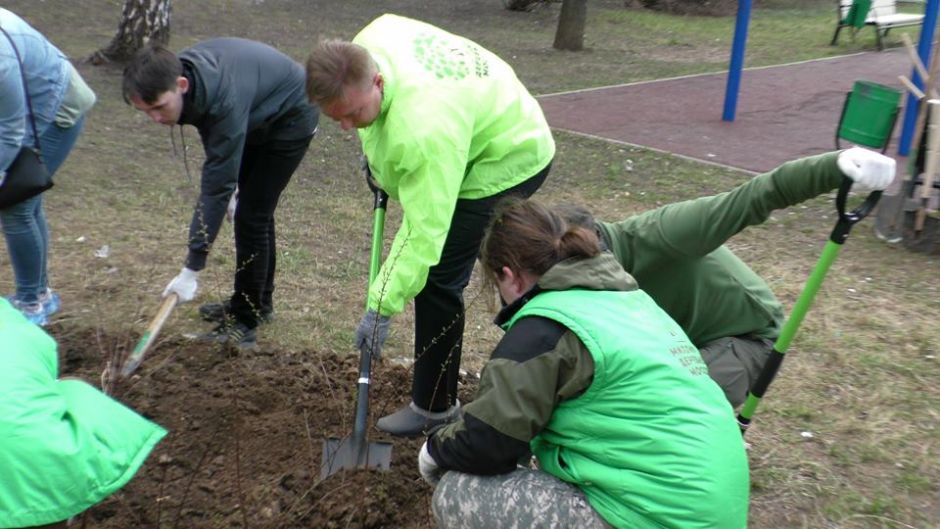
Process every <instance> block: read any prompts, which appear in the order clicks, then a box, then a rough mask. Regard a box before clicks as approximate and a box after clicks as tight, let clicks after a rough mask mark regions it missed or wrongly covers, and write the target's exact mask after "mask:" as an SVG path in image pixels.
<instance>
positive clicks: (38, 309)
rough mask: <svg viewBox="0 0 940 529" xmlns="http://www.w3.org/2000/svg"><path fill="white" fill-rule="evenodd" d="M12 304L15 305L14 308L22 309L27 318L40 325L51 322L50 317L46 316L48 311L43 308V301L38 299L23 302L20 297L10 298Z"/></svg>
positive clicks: (21, 311)
mask: <svg viewBox="0 0 940 529" xmlns="http://www.w3.org/2000/svg"><path fill="white" fill-rule="evenodd" d="M10 304H11V305H13V308H15V309H16V310H18V311H20V313H22V314H23V316H26V319H27V320H29V322H30V323H34V324H36V325H39V326H45V325H46V324H47V323H49V320H48V318H46V311H44V310H43V308H42V303H40V302H38V301H36V302H34V303H23V302H22V301H20V300H18V299H15V298H14V299H12V300H10Z"/></svg>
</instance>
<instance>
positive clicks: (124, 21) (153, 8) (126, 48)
mask: <svg viewBox="0 0 940 529" xmlns="http://www.w3.org/2000/svg"><path fill="white" fill-rule="evenodd" d="M151 42H154V43H158V44H164V45H165V44H167V43H169V42H170V0H124V9H123V10H122V12H121V24H120V25H119V26H118V30H117V34H116V35H114V38H113V39H111V43H110V44H108V46H107V47H105V48H102V49H100V50H98V51H96V52H95V53H94V54H92V56H91V57H90V60H91V62H92V63H94V64H101V63H104V62H109V61H111V62H126V61H128V60H130V59H131V58H132V57H133V56H134V53H136V52H137V50H139V49H141V48H143V47H144V46H146V45H147V44H149V43H151Z"/></svg>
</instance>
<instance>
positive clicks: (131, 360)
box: [121, 293, 179, 376]
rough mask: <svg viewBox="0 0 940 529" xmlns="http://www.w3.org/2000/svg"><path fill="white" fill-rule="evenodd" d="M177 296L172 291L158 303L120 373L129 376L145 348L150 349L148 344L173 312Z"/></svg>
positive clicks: (138, 362) (150, 343)
mask: <svg viewBox="0 0 940 529" xmlns="http://www.w3.org/2000/svg"><path fill="white" fill-rule="evenodd" d="M178 301H179V297H178V296H177V295H176V294H175V293H172V294H170V295H169V296H167V297H166V298H164V299H163V303H162V304H161V305H160V309H159V310H158V311H157V315H156V316H154V317H153V321H151V322H150V326H149V327H147V330H146V331H144V335H143V336H141V337H140V340H139V341H138V342H137V346H136V347H134V351H133V352H131V355H130V357H128V359H127V362H125V364H124V368H123V369H122V370H121V374H122V375H124V376H129V375H130V374H131V373H133V372H134V370H135V369H137V366H139V365H140V363H141V362H142V361H143V359H144V355H145V354H146V353H147V349H150V346H151V345H152V344H153V342H154V340H156V339H157V335H158V334H159V333H160V329H161V328H162V327H163V324H164V323H165V322H166V319H167V318H168V317H169V316H170V313H171V312H173V308H174V307H176V304H177V302H178Z"/></svg>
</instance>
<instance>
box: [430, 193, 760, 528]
mask: <svg viewBox="0 0 940 529" xmlns="http://www.w3.org/2000/svg"><path fill="white" fill-rule="evenodd" d="M482 264H483V269H484V273H485V274H486V276H487V279H488V280H489V281H490V282H492V283H495V285H496V286H497V288H498V290H499V293H500V295H501V297H502V299H503V301H504V302H505V303H507V304H508V305H506V307H505V308H504V309H503V310H502V311H501V312H500V313H499V316H498V317H497V323H498V324H500V325H501V326H502V327H503V328H505V329H506V334H505V336H504V337H503V339H502V340H500V342H499V344H498V345H497V346H496V349H495V350H494V351H493V354H492V356H491V358H490V360H489V361H488V362H487V364H486V366H485V367H484V368H483V371H482V374H481V380H480V385H479V389H478V392H477V395H476V398H475V399H474V400H473V401H472V402H470V403H469V404H466V405H465V406H464V408H463V417H462V418H461V419H460V420H459V421H457V422H455V423H452V424H449V425H447V426H444V427H442V428H441V429H439V430H437V431H436V432H435V433H434V434H433V435H431V436H430V437H429V438H428V440H427V442H426V443H425V445H424V446H423V447H422V449H421V451H420V453H419V456H418V465H419V470H420V472H421V474H422V476H423V477H424V478H425V479H426V480H427V481H428V482H429V483H431V484H432V485H436V488H435V491H434V496H433V499H432V508H433V511H434V516H435V518H436V519H437V522H438V525H439V527H442V528H444V529H455V528H462V529H483V528H486V529H499V528H510V527H542V528H569V527H578V528H582V529H589V528H604V527H611V526H613V527H618V528H620V527H623V528H650V529H652V528H657V529H666V528H674V529H680V528H681V529H695V528H700V529H705V528H708V529H742V528H744V527H746V525H747V511H748V490H749V485H748V468H747V458H746V456H745V451H744V443H743V440H742V438H741V433H740V431H739V429H738V426H737V424H736V422H735V420H734V414H733V412H732V409H731V406H730V405H729V404H728V402H727V401H726V400H725V398H724V396H723V395H722V392H721V390H720V388H719V387H718V386H717V385H716V384H715V383H714V382H713V381H712V380H711V379H709V378H708V373H707V368H706V366H705V364H704V362H703V361H702V358H701V356H700V355H699V354H698V350H697V349H696V348H695V346H693V345H692V343H691V342H690V341H689V339H688V338H687V337H686V336H685V334H684V333H683V332H682V329H681V328H680V327H679V325H678V324H677V323H676V322H675V321H673V320H672V319H671V318H670V317H669V316H668V315H667V314H666V313H665V312H664V311H663V310H662V309H660V308H659V307H658V306H657V305H656V303H655V302H654V301H653V300H652V299H651V298H650V296H648V295H647V294H646V293H645V292H643V291H642V290H639V289H638V288H637V284H636V282H635V281H634V280H633V278H631V277H630V276H629V275H628V274H627V273H626V272H624V270H623V268H621V266H620V264H619V263H617V261H616V260H614V258H613V257H612V256H611V255H610V254H609V253H607V252H602V251H601V247H600V242H599V239H598V237H597V235H596V234H595V233H594V231H593V230H589V229H587V228H585V227H583V226H577V225H570V224H568V223H567V222H566V221H564V220H563V219H562V218H561V217H560V216H558V215H557V214H556V213H554V212H552V211H551V210H549V209H547V208H546V207H544V206H542V205H540V204H538V203H537V202H535V201H532V200H522V199H514V200H513V199H509V200H506V201H505V202H504V203H501V204H500V207H499V209H498V210H497V212H496V214H495V215H494V222H493V224H492V225H491V227H490V229H489V231H488V233H487V236H486V239H485V241H484V243H483V256H482ZM530 451H531V453H532V454H534V455H535V457H536V459H537V461H538V470H535V469H531V468H517V462H518V461H519V460H520V459H521V458H524V457H527V455H528V454H529V452H530ZM438 480H439V483H438Z"/></svg>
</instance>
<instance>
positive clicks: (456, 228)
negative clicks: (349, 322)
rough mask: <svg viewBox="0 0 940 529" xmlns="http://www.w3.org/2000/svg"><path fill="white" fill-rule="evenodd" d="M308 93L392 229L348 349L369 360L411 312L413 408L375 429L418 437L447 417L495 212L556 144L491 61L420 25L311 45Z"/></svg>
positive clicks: (528, 188)
mask: <svg viewBox="0 0 940 529" xmlns="http://www.w3.org/2000/svg"><path fill="white" fill-rule="evenodd" d="M307 93H308V95H309V97H310V99H311V101H314V102H316V103H318V104H319V105H320V107H321V108H322V109H323V113H324V114H326V115H327V116H329V117H331V118H332V119H334V120H336V121H338V122H339V124H340V125H341V126H342V127H343V129H349V128H352V127H355V128H357V129H358V132H359V139H360V140H361V142H362V150H363V152H364V153H365V154H366V157H367V158H368V163H369V169H370V170H371V172H372V175H373V177H374V178H375V180H376V181H377V182H378V184H379V186H380V187H382V188H383V189H384V190H385V191H386V192H388V194H389V195H390V196H391V197H392V198H393V199H396V200H398V201H399V202H400V203H401V208H402V211H403V219H402V224H401V228H400V229H399V231H398V234H397V235H396V236H395V241H394V243H393V244H392V248H391V251H390V252H389V255H388V258H387V259H386V260H385V263H384V264H383V265H382V269H381V271H380V272H379V276H378V277H377V279H376V281H375V283H374V284H373V285H372V288H371V291H370V293H369V309H368V310H367V312H366V314H365V316H364V317H363V318H362V321H361V322H360V324H359V326H358V328H357V330H356V343H357V346H358V347H359V348H360V349H362V348H366V347H368V348H371V350H372V351H373V353H374V354H379V353H380V351H381V348H382V344H383V342H384V341H385V338H386V337H387V335H388V328H389V325H390V318H391V317H392V316H394V315H395V314H398V313H400V312H401V311H402V310H404V306H405V304H406V303H407V302H408V301H410V300H411V299H414V302H415V371H414V382H413V385H412V402H411V403H410V404H409V405H408V406H405V407H404V408H402V409H401V410H398V411H397V412H395V413H393V414H391V415H389V416H387V417H383V418H381V419H379V421H378V425H377V426H378V428H379V429H381V430H384V431H386V432H389V433H391V434H394V435H404V436H415V435H419V434H421V433H422V432H423V431H425V430H426V429H427V428H430V427H432V426H434V425H436V424H440V423H441V422H444V421H446V420H449V419H451V418H453V417H454V416H455V415H456V413H457V411H458V404H457V375H458V371H459V367H460V353H461V339H462V336H463V327H464V305H463V290H464V288H465V287H466V286H467V284H468V283H469V281H470V274H471V272H472V271H473V265H474V262H475V260H476V258H477V254H478V252H479V249H480V241H481V240H482V238H483V231H484V229H485V228H486V224H487V221H488V220H489V218H490V215H491V213H492V209H493V206H494V204H495V203H496V201H497V200H498V199H499V198H501V197H503V196H506V195H519V196H529V195H531V194H532V193H534V192H535V190H536V189H538V187H539V186H540V185H541V184H542V182H543V181H544V180H545V177H546V176H547V174H548V171H549V167H550V165H551V161H552V158H553V156H554V154H555V143H554V141H553V140H552V135H551V131H550V130H549V128H548V124H547V123H546V122H545V117H544V116H543V114H542V110H541V108H540V107H539V105H538V103H537V102H536V100H535V98H533V97H532V96H531V95H530V94H529V92H528V91H527V90H526V89H525V87H524V86H522V83H520V82H519V79H517V78H516V75H515V73H514V72H513V70H512V68H511V67H510V66H509V65H508V64H506V63H505V62H503V61H502V60H501V59H500V58H499V57H497V56H496V55H494V54H492V53H490V52H489V51H487V50H485V49H483V48H482V47H480V46H479V45H477V44H476V43H474V42H471V41H469V40H467V39H465V38H463V37H459V36H457V35H453V34H451V33H447V32H446V31H443V30H441V29H438V28H436V27H434V26H431V25H429V24H425V23H423V22H419V21H416V20H411V19H407V18H403V17H398V16H394V15H383V16H381V17H379V18H377V19H376V20H374V21H373V22H372V23H371V24H369V25H368V26H367V27H366V28H365V29H363V30H362V31H361V32H360V33H359V34H358V35H357V36H356V37H355V38H354V39H353V41H352V42H343V41H326V42H323V43H321V44H320V45H319V46H318V47H317V48H316V49H315V50H314V51H313V53H312V54H311V55H310V58H309V59H308V61H307Z"/></svg>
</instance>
